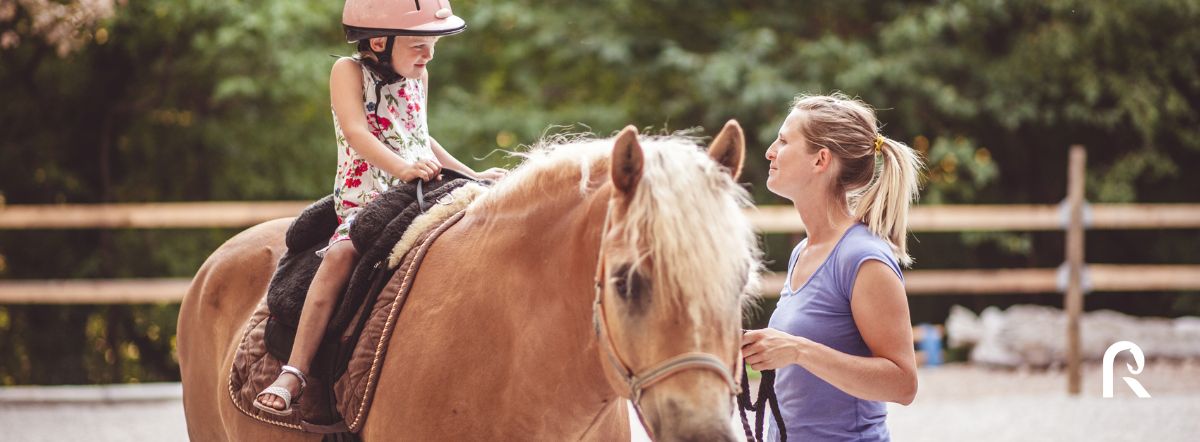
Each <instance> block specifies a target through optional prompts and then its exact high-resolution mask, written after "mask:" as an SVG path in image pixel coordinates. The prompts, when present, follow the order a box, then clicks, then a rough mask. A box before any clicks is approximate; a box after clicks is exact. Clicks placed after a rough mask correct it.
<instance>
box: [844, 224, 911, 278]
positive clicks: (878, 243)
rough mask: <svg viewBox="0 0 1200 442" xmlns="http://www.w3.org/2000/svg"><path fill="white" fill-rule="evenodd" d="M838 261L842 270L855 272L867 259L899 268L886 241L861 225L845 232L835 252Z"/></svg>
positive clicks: (855, 225) (856, 225) (864, 225)
mask: <svg viewBox="0 0 1200 442" xmlns="http://www.w3.org/2000/svg"><path fill="white" fill-rule="evenodd" d="M837 254H838V261H839V263H840V264H842V267H843V269H845V270H847V271H850V270H857V268H858V266H860V265H862V263H863V261H865V260H867V259H872V258H874V259H879V260H881V261H884V263H886V264H888V265H889V266H891V267H895V268H897V269H898V268H899V262H898V261H897V260H896V255H895V254H894V253H893V251H892V246H891V245H890V244H888V242H887V241H886V240H884V239H883V238H880V237H879V236H878V235H875V234H874V233H872V232H871V228H870V227H868V226H867V225H866V224H863V223H856V224H854V226H852V227H850V230H849V231H847V232H846V237H845V238H844V239H843V240H842V244H840V245H839V246H838V250H837Z"/></svg>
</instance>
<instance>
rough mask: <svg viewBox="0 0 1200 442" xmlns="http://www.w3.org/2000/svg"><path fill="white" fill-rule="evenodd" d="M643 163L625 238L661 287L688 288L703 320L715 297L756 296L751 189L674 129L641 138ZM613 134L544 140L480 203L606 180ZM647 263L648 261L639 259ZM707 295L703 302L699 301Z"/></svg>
mask: <svg viewBox="0 0 1200 442" xmlns="http://www.w3.org/2000/svg"><path fill="white" fill-rule="evenodd" d="M639 142H640V144H641V146H642V149H643V153H644V161H645V164H644V166H643V168H642V171H643V172H642V173H643V175H642V178H641V180H640V181H639V182H638V185H637V189H636V191H635V192H634V197H633V200H632V201H630V204H629V205H628V209H627V210H626V212H625V213H624V214H623V216H620V217H619V218H620V222H621V223H622V224H623V225H624V227H625V228H624V229H623V231H624V232H625V234H626V235H627V238H626V240H627V243H628V244H638V245H639V248H640V249H641V250H640V253H642V254H643V255H644V256H648V257H650V258H651V259H650V260H649V261H650V262H651V263H652V264H651V265H652V267H653V268H650V269H643V270H645V272H644V273H646V274H649V275H653V277H654V280H653V284H654V287H655V288H656V290H655V291H656V293H683V294H685V295H686V296H687V297H688V298H689V299H673V300H671V301H672V302H676V303H679V304H684V305H687V306H688V310H689V313H690V314H691V316H693V319H694V320H696V321H697V322H698V323H709V322H710V321H709V320H708V319H709V318H704V317H703V314H702V313H701V312H702V311H706V310H704V309H703V306H704V305H710V303H719V304H718V305H720V304H725V305H728V304H726V303H730V302H738V300H735V299H731V298H730V297H729V296H730V294H731V293H738V294H741V295H749V296H741V297H740V299H741V300H748V299H750V298H751V297H752V296H753V295H755V294H757V290H758V273H759V270H760V254H761V252H760V251H759V248H758V240H757V237H756V235H755V233H754V230H753V228H752V226H751V224H750V221H749V219H748V218H747V217H746V216H745V215H744V213H743V211H742V209H743V208H745V207H749V206H750V205H751V203H750V198H749V194H748V193H747V192H746V191H745V190H744V189H743V188H742V187H740V186H738V185H737V183H735V182H734V180H733V178H732V177H731V176H730V174H729V172H728V170H726V169H724V168H723V167H721V166H720V165H719V164H717V163H716V162H715V161H713V160H712V159H710V158H709V156H708V155H707V153H706V152H705V151H704V150H703V148H702V146H701V145H700V144H698V142H697V140H696V139H694V138H691V137H685V136H679V135H672V136H654V137H640V138H639ZM612 148H613V139H611V138H609V139H596V138H591V137H587V136H578V135H572V136H554V137H549V138H546V139H543V140H542V141H541V142H539V143H537V144H536V145H534V146H533V147H532V148H530V149H529V151H528V152H524V153H521V154H519V155H520V156H522V157H524V158H525V161H524V162H523V163H522V164H521V165H520V166H519V167H518V168H516V169H515V170H514V171H513V172H512V173H511V174H510V175H509V176H508V177H507V178H505V179H504V180H503V181H501V182H500V183H498V184H497V185H496V186H495V187H494V188H493V189H492V191H491V192H489V195H487V196H486V197H484V198H480V199H479V200H477V201H476V204H485V205H486V204H494V203H496V202H498V201H502V200H505V199H507V196H510V195H514V194H521V195H528V194H530V193H529V192H541V191H542V190H543V189H544V186H549V185H553V186H562V185H563V184H562V183H568V182H572V181H573V182H575V183H577V188H578V191H579V192H580V194H581V195H587V194H589V193H591V192H593V191H595V190H596V189H598V188H599V187H600V185H601V184H604V183H605V182H608V170H609V155H610V154H611V152H612ZM639 261H641V262H643V263H644V262H645V261H646V260H639ZM696 301H702V302H696Z"/></svg>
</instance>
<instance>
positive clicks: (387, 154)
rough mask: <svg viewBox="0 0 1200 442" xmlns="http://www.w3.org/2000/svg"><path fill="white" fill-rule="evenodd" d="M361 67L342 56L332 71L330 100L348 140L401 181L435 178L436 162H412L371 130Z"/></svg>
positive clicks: (351, 146)
mask: <svg viewBox="0 0 1200 442" xmlns="http://www.w3.org/2000/svg"><path fill="white" fill-rule="evenodd" d="M362 69H363V68H362V67H360V66H359V64H358V62H357V61H354V60H353V59H350V58H342V59H340V60H338V61H337V62H336V63H334V64H333V72H332V73H330V75H329V100H330V102H332V104H333V113H334V115H336V116H337V120H338V124H339V125H341V127H342V135H345V136H346V142H347V143H348V144H350V148H351V149H354V151H355V152H357V153H358V154H359V155H361V156H362V157H363V158H365V159H366V160H367V162H369V163H371V164H372V165H374V166H375V167H378V168H380V169H383V171H384V172H387V173H388V174H390V175H392V176H394V177H397V178H400V180H401V181H411V180H413V179H416V178H421V179H424V180H430V179H433V178H434V177H436V176H437V172H438V170H437V167H436V165H435V164H432V163H433V162H431V161H430V162H424V161H422V162H418V163H416V164H413V163H409V162H407V161H404V160H403V159H402V158H400V157H399V156H398V155H396V153H395V152H392V151H391V149H388V148H387V146H384V145H383V142H381V141H379V139H378V138H375V135H374V134H372V133H371V129H370V127H368V126H367V114H366V111H365V110H363V98H362V90H363V83H362Z"/></svg>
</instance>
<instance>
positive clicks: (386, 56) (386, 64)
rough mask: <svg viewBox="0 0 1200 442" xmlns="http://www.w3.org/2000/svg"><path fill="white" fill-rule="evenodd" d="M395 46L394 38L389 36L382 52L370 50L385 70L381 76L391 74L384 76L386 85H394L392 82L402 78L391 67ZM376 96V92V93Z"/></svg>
mask: <svg viewBox="0 0 1200 442" xmlns="http://www.w3.org/2000/svg"><path fill="white" fill-rule="evenodd" d="M395 45H396V36H394V35H389V36H387V45H386V46H385V47H384V48H383V52H380V51H376V50H374V49H372V50H371V52H372V53H374V54H375V58H376V59H378V60H379V64H380V65H382V66H383V68H384V69H386V70H387V71H386V72H383V73H382V74H391V75H386V78H384V79H383V80H384V81H385V82H387V83H394V82H396V81H398V80H400V79H401V78H404V76H403V75H400V74H399V73H397V72H396V68H395V67H392V47H393V46H395ZM376 95H378V91H376Z"/></svg>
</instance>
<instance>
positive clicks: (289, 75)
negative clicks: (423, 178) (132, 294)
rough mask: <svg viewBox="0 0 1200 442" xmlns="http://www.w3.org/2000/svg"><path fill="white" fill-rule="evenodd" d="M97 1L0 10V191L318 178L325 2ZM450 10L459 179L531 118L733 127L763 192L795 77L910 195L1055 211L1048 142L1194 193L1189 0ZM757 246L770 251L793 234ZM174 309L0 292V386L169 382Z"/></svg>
mask: <svg viewBox="0 0 1200 442" xmlns="http://www.w3.org/2000/svg"><path fill="white" fill-rule="evenodd" d="M118 3H119V5H118V6H117V8H116V10H115V14H114V15H112V16H111V17H109V18H106V19H103V20H100V21H99V22H98V23H96V24H94V27H85V28H81V29H79V31H80V32H83V33H84V34H86V35H83V37H86V38H84V39H83V40H79V41H84V42H85V44H83V46H82V47H79V48H78V49H77V50H73V52H70V53H69V54H67V55H65V57H60V56H59V54H60V50H59V49H58V47H59V46H58V45H56V44H55V43H53V42H49V41H44V40H42V39H39V38H35V37H34V36H33V35H30V34H29V33H31V32H33V31H31V30H30V29H31V28H30V27H29V25H28V23H25V22H24V21H28V19H29V18H28V17H29V16H30V12H29V11H25V10H23V9H21V8H22V6H19V5H18V6H16V8H17V9H16V10H15V11H16V12H15V13H14V14H13V16H12V17H7V18H6V16H5V15H3V14H0V29H3V30H4V32H8V30H7V29H5V28H11V29H12V30H13V31H12V32H16V33H18V34H20V37H21V38H20V39H19V41H20V43H19V44H18V45H15V46H11V47H10V46H7V45H0V59H2V60H3V63H0V96H3V97H4V106H2V107H0V201H6V202H7V203H8V204H26V203H56V202H72V203H90V202H150V201H188V200H197V201H200V200H266V199H315V198H318V197H320V196H322V195H323V194H325V193H327V192H328V191H329V187H330V182H331V179H332V177H331V175H332V174H333V171H334V167H333V166H334V161H335V158H336V156H335V155H336V153H335V150H334V148H333V147H334V143H333V133H332V124H331V119H330V114H329V111H328V110H327V109H328V106H329V104H328V103H329V102H328V98H327V97H328V89H327V86H326V85H327V81H328V73H329V69H330V67H331V65H332V62H333V58H331V57H329V56H328V55H329V54H343V55H344V54H349V53H350V51H351V49H352V48H351V46H350V45H348V44H345V43H344V42H343V41H342V35H341V30H340V26H339V25H338V16H339V11H340V7H341V2H330V1H320V0H286V1H285V0H259V1H253V2H251V1H239V0H205V1H201V0H170V1H168V0H146V1H131V2H118ZM454 6H455V11H456V12H457V13H458V14H460V15H462V16H463V17H464V18H466V19H467V21H468V31H467V32H466V33H463V34H461V35H456V36H451V37H446V38H444V39H442V41H441V42H440V43H439V45H438V53H437V58H436V59H435V60H434V62H433V63H432V64H430V69H431V78H432V81H431V94H430V100H431V103H430V106H429V108H430V112H431V114H430V124H431V132H432V134H433V135H434V136H435V137H436V138H437V139H438V140H439V141H440V142H441V143H442V144H443V145H445V146H446V147H447V148H448V149H449V150H450V151H451V152H453V153H455V154H456V155H457V156H458V157H459V158H460V159H462V160H464V162H466V163H467V164H468V165H471V166H474V167H475V168H476V169H482V168H485V167H488V166H494V165H502V164H505V163H508V162H510V161H512V160H510V159H508V158H507V157H505V156H504V155H495V154H492V152H493V151H494V150H496V149H502V150H514V149H519V145H520V144H530V143H532V142H534V141H536V140H537V139H538V138H539V137H540V136H541V135H542V134H543V133H544V132H545V131H546V130H547V128H548V127H550V126H554V125H575V126H574V127H575V128H577V129H576V130H578V128H585V130H587V129H588V128H590V130H591V131H594V132H595V133H598V134H609V133H612V132H613V131H615V130H616V129H618V128H620V127H622V126H624V125H626V124H634V125H636V126H638V127H643V128H646V127H650V128H654V129H656V130H662V129H666V130H679V129H687V128H692V127H696V126H701V127H703V128H705V131H704V133H706V134H708V135H712V133H713V131H714V130H715V129H716V128H718V127H720V125H721V124H722V123H724V121H725V120H727V119H730V118H737V119H738V120H739V121H741V123H742V124H743V126H744V127H745V128H746V129H747V133H748V135H749V139H748V144H749V148H750V155H749V157H748V164H747V167H746V171H745V173H744V181H746V182H747V183H750V186H751V189H752V191H753V193H754V196H755V198H756V200H757V201H758V202H759V203H760V204H771V203H785V201H782V200H780V199H778V198H777V197H775V196H773V195H770V194H769V193H768V192H767V191H766V189H765V188H763V186H761V183H763V182H764V180H765V178H766V162H765V160H764V159H763V158H762V153H763V151H764V150H765V148H766V146H767V145H768V143H770V141H771V140H772V139H773V138H774V136H775V133H776V131H777V130H778V127H779V124H780V123H781V122H782V121H783V119H784V117H785V116H786V114H787V112H788V103H789V102H790V101H791V99H792V97H793V96H794V95H795V94H797V93H827V92H831V91H843V92H845V93H847V94H849V95H852V96H858V97H861V98H862V99H864V100H865V101H866V102H868V103H870V104H872V105H874V106H875V107H876V108H877V109H878V110H879V116H880V120H881V121H882V122H883V123H884V124H885V126H884V128H883V131H884V133H885V134H886V135H888V136H889V137H891V138H893V139H897V140H901V141H904V142H906V143H908V144H910V145H912V146H913V147H914V148H916V149H918V150H919V151H920V152H922V153H923V154H924V155H925V156H926V158H927V161H928V164H929V172H928V174H927V176H926V187H925V190H924V192H923V194H922V201H921V203H922V204H950V203H1054V202H1057V201H1059V200H1061V199H1062V198H1063V195H1064V193H1065V187H1066V184H1065V170H1066V151H1067V147H1068V146H1069V145H1071V144H1083V145H1086V146H1087V147H1088V156H1089V166H1088V167H1089V177H1088V178H1089V182H1088V187H1087V188H1088V191H1089V198H1090V199H1091V200H1093V201H1104V202H1131V201H1176V202H1179V201H1195V199H1196V197H1195V193H1194V190H1192V189H1196V188H1200V182H1198V181H1200V175H1197V174H1189V173H1186V172H1187V169H1188V168H1189V166H1194V165H1197V164H1200V131H1196V129H1195V128H1196V127H1198V123H1200V114H1198V113H1197V106H1200V76H1198V75H1197V72H1200V68H1198V66H1197V63H1200V57H1197V54H1200V26H1196V25H1197V23H1200V0H1147V1H1138V2H1128V1H1118V0H1095V1H1088V2H1083V1H1070V0H1038V1H1034V0H1018V1H1008V2H996V1H991V0H965V1H937V0H924V1H916V2H895V1H888V2H877V1H865V0H841V1H830V0H817V1H808V2H802V3H797V2H792V1H784V0H767V1H759V2H735V1H711V2H694V1H682V0H664V1H656V2H635V1H632V0H614V1H606V2H578V1H565V0H550V1H545V0H543V1H532V0H493V1H475V0H456V1H455V2H454ZM22 23H25V24H24V25H22ZM89 23H90V22H89ZM10 25H11V26H10ZM85 25H86V24H85ZM81 26H84V25H81ZM86 26H92V25H86ZM4 32H0V34H3V33H4ZM21 33H25V34H21ZM72 41H75V40H72ZM72 47H73V46H72ZM489 154H491V155H490V156H489ZM472 157H474V158H484V159H482V160H478V161H477V160H474V159H472ZM232 233H233V232H232V231H229V230H219V229H208V230H194V231H170V232H166V231H99V232H97V231H79V232H41V231H32V232H24V231H22V232H14V231H6V232H0V277H3V278H112V277H163V276H182V277H186V276H190V275H191V274H192V273H193V272H194V271H195V269H196V268H197V267H198V266H199V264H200V262H202V261H203V259H204V257H205V256H206V255H207V254H208V253H210V252H211V251H212V250H213V249H214V248H216V247H217V246H218V245H219V244H220V243H221V241H223V240H224V239H226V238H228V237H229V236H230V235H232ZM1114 235H1115V236H1113V239H1112V240H1111V241H1103V242H1101V241H1091V240H1089V245H1088V259H1089V261H1092V262H1195V261H1196V260H1197V259H1200V256H1197V252H1196V250H1200V240H1198V239H1197V238H1196V237H1195V235H1194V234H1193V235H1188V234H1186V232H1184V233H1173V232H1157V233H1156V234H1155V235H1153V236H1150V237H1142V236H1137V235H1132V234H1125V233H1114ZM1135 239H1136V240H1135ZM1061 241H1062V239H1061V234H1056V235H1032V234H1009V233H982V234H961V235H960V234H924V235H921V236H919V237H918V238H917V241H916V243H915V244H914V246H913V248H914V250H913V253H914V255H915V257H916V259H917V261H918V263H919V266H920V267H924V268H938V267H956V266H963V265H971V266H980V267H987V266H998V265H1020V266H1043V267H1045V266H1054V265H1057V264H1058V263H1059V262H1060V261H1061V259H1062V256H1061V253H1062V244H1061ZM766 243H767V247H768V248H769V249H770V251H771V253H772V256H779V255H781V254H782V255H783V256H786V251H787V250H790V248H791V245H792V244H793V243H794V238H789V237H785V236H773V237H770V238H768V239H767V241H766ZM780 251H783V252H780ZM784 264H785V263H783V262H781V261H780V260H776V262H775V263H774V264H773V268H775V269H780V268H782V267H783V265H784ZM939 308H940V307H939ZM175 310H176V308H175V307H167V306H113V307H98V306H72V307H51V306H5V307H0V383H4V384H10V383H60V382H71V383H74V382H123V381H131V380H134V379H137V380H161V379H173V378H175V377H176V376H177V375H176V373H175V371H174V370H175V368H174V365H173V364H174V363H173V362H172V359H171V352H172V351H173V344H172V341H173V340H172V338H171V337H172V336H173V334H174V319H173V314H174V311H175ZM1187 312H1192V313H1200V310H1197V309H1196V304H1195V303H1194V302H1191V301H1180V302H1176V303H1175V306H1174V310H1172V311H1170V312H1165V313H1164V314H1180V313H1187ZM914 314H921V313H920V312H917V311H916V310H914ZM47 367H57V368H56V369H55V370H48V369H46V368H47Z"/></svg>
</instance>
